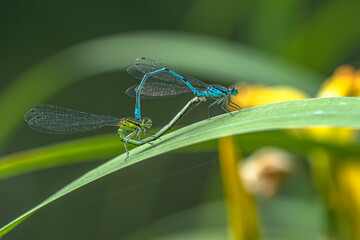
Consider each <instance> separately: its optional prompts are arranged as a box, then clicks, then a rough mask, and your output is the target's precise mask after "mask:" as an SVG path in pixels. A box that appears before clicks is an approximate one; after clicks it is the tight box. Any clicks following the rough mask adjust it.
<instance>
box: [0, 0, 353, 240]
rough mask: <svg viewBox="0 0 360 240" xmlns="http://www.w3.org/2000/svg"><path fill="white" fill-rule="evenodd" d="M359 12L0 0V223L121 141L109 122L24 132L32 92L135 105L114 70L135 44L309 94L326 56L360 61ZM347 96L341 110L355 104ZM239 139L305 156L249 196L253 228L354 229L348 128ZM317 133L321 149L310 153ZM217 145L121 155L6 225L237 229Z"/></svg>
mask: <svg viewBox="0 0 360 240" xmlns="http://www.w3.org/2000/svg"><path fill="white" fill-rule="evenodd" d="M358 12H360V2H358V1H351V0H345V1H339V0H332V1H324V0H316V1H310V0H302V1H300V0H291V1H286V2H280V1H275V2H274V1H266V0H257V1H248V0H243V1H234V0H226V1H222V2H219V1H214V0H210V1H205V0H195V1H182V2H176V4H175V3H174V2H171V1H164V0H159V1H155V2H141V3H139V2H131V1H101V2H100V1H95V0H90V1H87V2H86V3H84V2H74V1H69V0H65V1H61V2H59V1H58V2H56V1H41V0H38V1H31V2H28V1H20V2H19V1H16V2H11V1H10V2H9V1H7V2H6V1H3V2H1V3H0V36H1V38H0V53H1V54H0V66H1V67H0V70H1V71H0V79H1V81H0V86H1V92H0V114H1V116H2V117H1V118H0V126H2V128H1V131H0V142H1V144H0V149H1V151H2V153H3V156H2V157H1V158H0V161H1V162H0V176H1V177H0V178H3V179H1V180H0V191H1V198H0V206H1V212H2V214H1V215H0V216H1V217H0V225H1V226H5V225H6V224H8V223H9V222H10V221H11V219H15V218H16V217H17V216H19V215H21V214H23V213H24V212H26V211H27V210H28V209H31V208H33V207H34V206H37V205H38V204H39V202H42V201H43V200H44V199H45V198H47V197H48V196H49V195H51V194H52V193H54V192H56V191H57V190H58V189H60V188H61V187H62V186H64V185H66V184H67V183H69V182H71V181H72V180H73V179H76V178H78V177H79V176H80V175H82V174H84V173H87V172H88V171H89V170H90V169H92V168H94V167H95V166H97V165H99V162H94V161H93V160H105V159H109V158H110V157H113V156H115V155H118V154H119V153H120V152H122V151H123V145H122V143H119V142H118V140H117V137H116V135H115V134H112V135H111V136H104V137H89V136H90V135H81V137H83V138H82V139H80V140H74V139H73V138H77V137H76V136H74V137H72V136H69V137H67V136H47V135H45V134H40V133H34V132H33V131H32V130H31V129H28V128H26V126H25V124H24V123H23V122H22V115H23V114H24V112H25V111H26V110H28V109H29V108H30V107H32V106H33V105H34V104H36V103H50V104H57V105H63V106H68V107H71V108H75V109H83V110H85V111H89V112H95V113H96V112H98V113H103V114H112V115H117V116H120V117H124V116H132V115H133V104H134V99H130V98H127V97H126V96H125V94H124V91H125V89H126V88H127V87H129V86H131V85H134V84H136V83H137V82H136V81H134V79H131V78H130V77H129V76H127V74H126V73H124V70H125V68H126V67H127V66H128V65H130V64H131V63H132V61H133V59H135V58H136V57H139V56H148V57H151V58H154V59H158V60H160V61H162V62H164V63H166V64H169V65H171V66H173V67H175V68H176V69H179V70H181V71H182V72H186V73H189V74H191V75H195V76H197V77H199V78H201V79H203V80H204V81H207V82H214V83H222V84H224V85H230V84H231V83H236V82H239V81H246V82H252V83H260V84H266V85H286V86H292V87H295V88H297V89H299V90H302V91H304V92H306V94H308V95H310V96H315V94H316V92H317V90H318V86H319V85H320V83H321V81H323V80H325V78H326V77H325V76H329V75H331V73H332V72H333V70H334V68H336V67H337V66H339V65H342V64H351V65H353V66H354V67H355V68H358V67H359V66H360V61H359V55H360V54H359V53H360V51H359V50H360V46H359V45H358V44H357V43H358V42H359V40H360V26H359V25H360V21H359V20H358V17H357V13H358ZM80 80H82V81H80ZM104 93H106V94H104ZM185 99H186V98H174V99H169V100H166V101H161V100H160V101H157V100H156V101H149V102H145V101H144V106H143V107H144V110H143V111H144V112H145V113H146V114H149V115H150V116H151V117H152V118H153V120H154V122H155V127H161V126H162V125H163V124H165V123H166V122H167V121H168V119H169V118H170V117H169V116H172V115H174V114H175V113H176V111H177V109H178V107H179V105H180V106H181V105H182V103H181V101H183V102H186V100H185ZM175 106H176V107H175ZM354 106H355V107H354V108H353V109H352V110H349V112H348V114H356V113H357V111H358V110H357V109H358V108H356V106H357V105H354ZM164 109H166V113H167V114H166V115H169V116H165V114H164ZM206 110H207V109H206V107H202V106H199V107H198V108H197V109H196V111H195V110H193V111H191V112H190V113H188V114H187V115H186V116H185V118H184V119H183V120H182V122H181V123H182V124H183V125H185V124H190V123H193V122H196V121H198V120H200V119H204V118H205V117H204V116H207V115H206ZM344 114H345V113H344ZM345 116H348V115H344V117H345ZM345 118H346V117H345ZM339 119H341V118H339ZM347 120H349V121H351V117H349V119H342V120H341V121H343V123H344V122H346V121H347ZM309 121H310V120H309ZM339 121H340V120H339ZM354 122H356V121H354ZM340 125H341V124H340ZM350 125H352V126H354V125H353V124H350ZM342 126H344V125H342ZM100 132H101V131H99V133H100ZM330 138H331V137H330ZM333 138H336V137H333ZM59 141H63V142H62V143H57V142H59ZM236 142H237V143H238V144H239V145H240V146H241V150H242V152H243V154H244V157H246V156H248V155H251V154H252V151H255V150H257V149H259V148H261V147H264V146H268V145H275V146H277V147H282V148H284V149H286V150H288V151H290V152H292V153H294V154H296V156H298V157H299V158H301V159H303V160H309V159H310V161H303V162H301V165H302V166H303V167H304V168H305V169H307V170H305V171H304V172H302V173H300V174H298V175H296V176H292V177H291V178H290V180H289V181H287V183H286V184H285V186H284V188H283V190H282V191H281V192H280V193H279V195H276V196H274V197H272V198H270V199H263V198H261V197H257V198H256V207H257V211H258V214H259V219H260V224H259V226H258V227H259V229H260V232H261V233H262V238H264V239H319V238H320V236H321V237H323V238H325V237H329V238H330V237H336V239H357V238H356V237H357V236H359V235H358V233H357V230H356V229H359V226H358V221H357V220H356V219H357V216H359V215H358V208H359V207H358V206H359V204H360V203H359V201H358V197H357V196H358V193H357V192H356V191H354V189H355V188H356V186H357V183H358V178H359V177H358V176H359V172H358V171H356V169H358V167H357V166H358V156H359V155H358V151H359V147H358V144H359V143H358V139H356V138H355V139H352V140H351V141H348V142H345V143H339V142H336V141H334V142H328V141H326V142H323V141H321V140H318V139H309V137H306V138H304V137H303V136H302V137H300V138H299V136H297V135H293V134H289V133H284V132H279V131H275V132H266V133H256V134H245V135H240V136H236ZM52 143H55V144H54V145H49V144H52ZM147 147H148V146H143V147H140V148H137V149H135V151H133V153H137V152H140V151H141V149H143V148H147ZM313 147H314V149H318V148H320V149H322V151H324V152H325V154H319V155H311V154H310V155H309V153H310V152H311V151H309V150H310V149H312V148H313ZM216 149H217V146H216V144H215V142H214V141H211V142H205V143H202V144H197V145H193V146H189V147H188V148H186V149H180V150H178V151H177V152H176V153H177V154H171V155H169V154H166V155H164V156H161V157H157V158H156V159H153V160H150V161H142V162H141V163H138V164H137V165H135V166H131V167H127V168H125V169H122V171H119V172H116V173H113V174H111V175H110V176H107V177H104V178H101V179H99V180H98V181H96V182H94V183H92V184H90V185H87V186H86V187H83V188H81V189H78V190H77V191H75V192H73V193H72V194H70V195H68V196H67V198H63V199H61V200H58V201H56V202H54V204H52V206H49V207H46V208H44V209H42V211H39V212H38V213H37V214H35V215H34V216H32V218H31V219H29V220H28V221H25V222H24V223H23V224H21V225H19V226H18V227H17V228H16V229H15V230H14V231H12V232H10V233H9V234H8V235H6V236H5V239H24V238H25V236H26V238H36V239H69V237H70V236H71V237H72V238H74V239H84V238H86V239H99V238H102V239H114V238H122V239H123V238H124V239H125V238H126V237H127V238H129V239H146V238H159V236H163V238H164V239H184V238H187V239H201V238H204V237H206V239H211V238H212V239H224V238H226V237H227V238H231V237H234V235H231V234H229V233H228V232H227V231H228V226H229V225H230V224H229V223H227V221H226V218H227V217H226V213H225V211H226V209H225V207H224V203H223V200H222V199H223V193H222V188H221V184H220V182H221V180H220V176H219V172H220V169H219V166H218V165H217V164H216V163H217V160H218V157H217V156H216V155H215V154H214V151H215V150H216ZM168 150H170V149H168ZM312 153H314V152H312ZM329 156H330V157H329ZM148 157H149V156H148ZM145 158H147V157H145ZM80 162H81V164H79V163H80ZM342 162H344V163H345V164H344V165H343V164H342ZM75 163H78V164H75ZM316 163H318V164H316ZM348 163H349V164H348ZM70 164H71V165H70ZM54 166H58V167H57V168H51V169H46V168H48V167H54ZM39 169H43V170H41V171H35V172H34V170H39ZM25 172H27V173H26V174H23V173H25ZM310 172H311V173H312V174H313V176H314V179H315V181H313V179H312V177H311V176H310ZM18 174H22V175H18ZM87 174H89V173H87ZM12 175H13V176H15V175H17V176H16V177H12V178H8V177H9V176H12ZM85 176H86V175H85ZM319 197H321V201H320V200H319ZM48 200H51V199H48ZM240 209H241V208H240ZM352 210H353V211H352Z"/></svg>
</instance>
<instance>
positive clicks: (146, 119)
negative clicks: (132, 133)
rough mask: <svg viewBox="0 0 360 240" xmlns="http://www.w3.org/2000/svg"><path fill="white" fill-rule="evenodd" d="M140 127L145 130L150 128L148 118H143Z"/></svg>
mask: <svg viewBox="0 0 360 240" xmlns="http://www.w3.org/2000/svg"><path fill="white" fill-rule="evenodd" d="M142 125H143V126H144V127H146V128H151V125H152V121H151V119H150V118H144V119H143V120H142Z"/></svg>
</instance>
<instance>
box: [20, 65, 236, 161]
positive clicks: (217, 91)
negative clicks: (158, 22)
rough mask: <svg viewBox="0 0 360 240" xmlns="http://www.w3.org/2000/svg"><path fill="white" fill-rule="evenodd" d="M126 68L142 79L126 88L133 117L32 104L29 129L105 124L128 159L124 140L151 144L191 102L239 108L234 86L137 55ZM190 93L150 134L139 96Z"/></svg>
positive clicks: (61, 130)
mask: <svg viewBox="0 0 360 240" xmlns="http://www.w3.org/2000/svg"><path fill="white" fill-rule="evenodd" d="M127 71H128V73H129V74H130V75H132V76H133V77H135V78H139V79H141V82H140V84H139V85H136V86H133V87H131V88H129V89H127V90H126V94H127V95H129V96H131V97H136V103H135V119H132V118H117V117H113V116H106V115H99V114H92V113H85V112H81V111H77V110H72V109H67V108H63V107H59V106H52V105H47V104H39V105H36V106H34V107H33V108H32V109H30V110H29V111H28V112H27V113H26V114H25V116H24V119H25V121H26V122H27V123H28V125H29V126H30V127H31V128H33V129H35V130H37V131H40V132H45V133H52V134H73V133H81V132H88V131H92V130H95V129H98V128H101V127H105V126H115V127H118V128H119V129H118V134H119V137H120V140H121V141H123V142H124V145H125V150H126V153H127V157H126V158H128V157H129V152H128V149H127V145H126V144H127V143H131V144H134V145H138V146H139V145H143V144H145V143H149V144H152V143H151V141H153V140H155V139H157V138H159V137H160V136H161V135H163V134H164V133H165V132H167V131H168V130H169V129H170V128H171V127H172V126H173V125H174V124H175V123H176V122H177V121H178V120H179V119H180V118H181V117H182V116H183V114H184V113H185V112H186V111H187V110H188V109H189V108H191V107H192V106H193V105H194V104H199V103H201V102H204V101H206V99H215V101H214V102H213V103H212V104H211V105H210V106H209V108H210V107H211V106H213V105H214V104H221V107H222V108H223V109H224V110H225V111H227V112H229V111H228V110H227V109H226V108H225V107H224V105H225V103H228V105H229V106H231V107H233V108H235V109H240V107H239V106H238V105H236V104H235V103H233V102H232V101H231V95H235V94H237V93H238V91H237V90H236V88H234V87H232V88H229V89H226V88H224V87H221V86H218V85H208V84H206V83H204V82H202V81H200V80H198V79H196V78H194V77H190V76H187V75H183V74H180V73H178V72H177V71H176V70H174V69H172V68H170V67H168V66H166V65H164V64H162V63H159V62H157V61H155V60H152V59H149V58H138V59H136V60H135V63H134V64H132V65H131V66H130V67H129V68H128V69H127ZM189 92H193V93H194V94H195V95H196V97H195V98H193V99H191V100H190V101H189V102H188V103H187V104H186V105H185V106H184V107H183V108H182V109H181V110H180V111H179V113H178V114H177V115H176V116H175V117H174V118H173V119H172V120H171V121H170V122H169V123H168V124H167V125H165V126H164V127H163V128H162V129H160V130H159V131H158V132H157V133H155V134H152V133H150V132H149V131H148V129H149V128H150V127H151V125H152V121H151V120H150V119H148V118H145V119H141V114H140V112H141V111H140V107H141V105H140V99H141V98H143V99H148V98H158V97H167V96H177V95H180V94H185V93H189ZM229 113H230V112H229ZM230 114H231V113H230ZM142 133H143V134H144V135H145V136H146V138H145V139H141V134H142ZM126 134H127V135H126ZM133 136H137V140H134V139H132V137H133Z"/></svg>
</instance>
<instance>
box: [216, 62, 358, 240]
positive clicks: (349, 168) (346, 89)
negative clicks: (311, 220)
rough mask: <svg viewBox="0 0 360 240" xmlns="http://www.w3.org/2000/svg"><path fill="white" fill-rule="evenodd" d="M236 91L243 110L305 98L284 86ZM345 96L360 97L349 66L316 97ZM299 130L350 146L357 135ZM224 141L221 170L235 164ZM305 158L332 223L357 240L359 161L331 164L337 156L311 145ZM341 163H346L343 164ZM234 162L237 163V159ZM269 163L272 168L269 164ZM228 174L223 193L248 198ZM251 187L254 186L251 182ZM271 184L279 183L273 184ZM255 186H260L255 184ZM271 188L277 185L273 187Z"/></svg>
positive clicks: (328, 129) (336, 130)
mask: <svg viewBox="0 0 360 240" xmlns="http://www.w3.org/2000/svg"><path fill="white" fill-rule="evenodd" d="M237 88H238V90H239V94H238V95H237V96H236V97H235V98H233V99H232V100H233V101H234V102H235V103H236V104H238V105H239V106H241V107H242V108H247V107H253V106H258V105H264V104H270V103H275V102H283V101H290V100H299V99H305V98H308V96H307V95H306V94H305V93H303V92H302V91H300V90H297V89H295V88H292V87H287V86H276V87H266V86H261V85H250V84H240V85H238V86H237ZM346 96H360V71H356V70H355V69H354V68H353V67H351V66H347V65H344V66H340V67H339V68H337V69H336V70H335V71H334V74H333V75H332V76H331V77H330V78H328V79H327V80H326V81H324V83H323V84H322V86H321V88H320V89H319V91H318V95H317V97H320V98H323V97H346ZM299 131H300V132H301V133H302V135H305V136H306V137H310V138H313V139H316V140H317V141H323V142H329V141H331V142H333V143H337V144H346V143H350V142H352V141H354V140H355V138H356V134H357V131H355V130H354V129H349V128H331V127H313V128H308V129H303V130H298V131H297V132H299ZM293 132H295V131H293ZM224 141H226V142H227V144H229V143H228V142H229V141H230V139H229V138H226V139H225V138H224V139H220V140H219V148H220V164H221V166H222V168H223V166H226V165H227V164H228V163H227V162H228V161H231V162H232V164H234V161H236V158H234V157H232V158H231V159H228V157H227V156H234V154H235V153H233V152H231V153H230V152H229V151H231V149H230V150H229V149H227V151H225V147H224V146H225V145H226V144H224V143H225V142H224ZM239 151H240V150H237V152H239ZM308 155H309V159H310V163H311V164H312V171H313V173H314V174H313V175H314V178H315V179H314V180H315V183H316V184H317V186H318V190H319V194H320V195H321V196H322V197H323V199H324V200H325V202H326V203H327V205H328V208H329V209H330V210H329V211H331V212H332V213H333V214H334V215H335V216H336V217H337V219H336V220H335V221H334V222H335V223H334V224H335V225H339V226H344V225H346V226H348V229H349V231H350V233H351V234H352V236H353V237H354V239H360V230H359V229H360V220H359V219H360V188H359V187H358V186H360V164H359V160H360V159H356V160H355V161H354V159H341V160H342V161H337V164H334V160H336V159H334V158H336V156H332V155H330V154H329V153H328V152H326V151H325V150H324V149H322V148H320V147H316V146H314V149H313V150H311V151H310V152H309V153H308ZM238 158H240V157H238ZM250 159H251V157H250ZM252 159H254V158H252ZM344 160H346V163H345V161H344ZM237 161H240V160H239V159H237ZM341 163H343V164H341ZM267 164H268V163H267ZM270 164H271V165H272V163H270ZM228 169H229V168H228ZM273 169H274V168H273ZM231 174H235V173H234V171H233V170H228V171H226V169H223V181H224V185H225V187H224V189H225V192H226V194H227V195H231V196H234V195H236V194H238V195H239V196H238V198H237V199H239V198H242V199H249V197H248V195H247V194H245V193H244V191H243V187H242V186H243V185H245V186H246V185H247V183H241V184H240V185H239V183H236V184H235V182H234V181H240V182H241V180H239V179H240V178H234V177H231V178H230V177H229V175H231ZM247 174H249V173H247ZM272 174H273V172H272ZM230 179H231V180H230ZM235 179H237V180H235ZM279 180H281V178H279ZM229 181H230V182H229ZM231 181H232V182H231ZM259 183H261V182H259ZM251 184H253V185H254V183H253V182H252V183H251ZM262 184H263V182H262ZM274 184H279V183H278V182H274ZM226 186H241V187H238V188H237V189H236V188H234V187H232V188H228V187H226ZM255 186H259V185H256V184H255ZM274 187H276V186H275V185H274ZM236 191H238V193H235V192H236ZM232 201H233V202H232V203H231V204H230V206H229V208H232V209H236V208H237V207H236V202H235V203H234V200H233V199H232ZM242 201H244V200H242ZM247 202H248V200H247ZM248 205H249V206H251V205H252V204H249V202H248ZM243 207H246V206H243ZM229 211H230V212H231V209H229ZM253 215H256V213H255V210H253ZM344 216H345V217H344ZM243 217H244V216H240V215H239V216H238V219H237V220H235V221H237V222H238V223H239V222H241V219H240V218H243ZM239 219H240V220H239ZM338 219H340V220H338ZM232 220H234V219H232ZM336 221H338V222H336ZM233 232H234V230H233ZM243 236H244V234H243Z"/></svg>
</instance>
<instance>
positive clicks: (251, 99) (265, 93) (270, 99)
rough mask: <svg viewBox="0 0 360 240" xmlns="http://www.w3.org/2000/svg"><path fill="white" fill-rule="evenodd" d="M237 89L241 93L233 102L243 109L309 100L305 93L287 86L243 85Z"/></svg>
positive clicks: (233, 98)
mask: <svg viewBox="0 0 360 240" xmlns="http://www.w3.org/2000/svg"><path fill="white" fill-rule="evenodd" d="M236 88H237V89H238V91H239V93H238V94H237V95H236V96H235V97H232V98H231V100H232V101H234V102H235V103H236V104H238V105H239V106H240V107H242V108H248V107H254V106H259V105H264V104H270V103H276V102H285V101H291V100H299V99H305V98H308V96H307V95H306V94H305V93H304V92H302V91H300V90H298V89H296V88H292V87H287V86H276V87H266V86H262V85H250V84H244V83H243V84H239V85H237V86H236Z"/></svg>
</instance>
